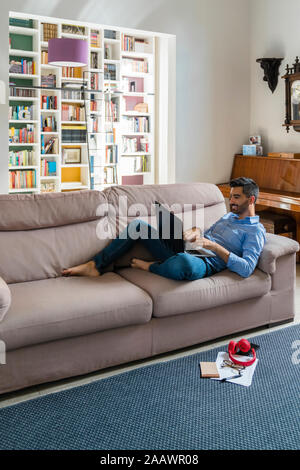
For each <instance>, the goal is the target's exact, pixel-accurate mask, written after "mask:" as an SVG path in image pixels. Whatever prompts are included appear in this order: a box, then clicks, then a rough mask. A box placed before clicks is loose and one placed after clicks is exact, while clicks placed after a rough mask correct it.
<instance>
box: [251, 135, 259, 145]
mask: <svg viewBox="0 0 300 470" xmlns="http://www.w3.org/2000/svg"><path fill="white" fill-rule="evenodd" d="M249 142H250V144H251V145H261V136H260V135H251V136H250V137H249Z"/></svg>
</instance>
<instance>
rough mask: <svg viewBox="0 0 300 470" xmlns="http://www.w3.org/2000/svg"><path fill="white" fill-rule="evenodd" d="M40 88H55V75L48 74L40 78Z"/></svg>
mask: <svg viewBox="0 0 300 470" xmlns="http://www.w3.org/2000/svg"><path fill="white" fill-rule="evenodd" d="M41 86H42V87H45V88H55V87H56V75H54V74H53V73H49V74H48V75H42V76H41Z"/></svg>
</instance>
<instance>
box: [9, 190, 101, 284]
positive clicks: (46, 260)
mask: <svg viewBox="0 0 300 470" xmlns="http://www.w3.org/2000/svg"><path fill="white" fill-rule="evenodd" d="M16 196H18V197H16ZM105 206H106V199H105V197H104V196H103V194H102V193H100V192H98V191H83V192H82V193H81V192H72V193H69V194H64V193H53V194H48V195H45V194H39V195H26V197H24V196H23V195H22V197H20V196H19V195H9V196H4V195H3V196H0V210H1V221H0V276H1V277H3V279H4V280H5V281H6V282H7V283H16V282H25V281H35V280H39V279H47V278H53V277H57V276H60V275H61V270H62V269H64V268H68V267H70V266H74V265H77V264H81V263H84V262H86V261H88V260H89V259H91V258H92V257H93V256H94V255H95V254H96V253H97V252H98V251H100V250H102V249H103V248H104V247H105V246H106V245H107V244H108V243H109V241H110V240H109V238H108V235H107V230H106V229H107V226H108V225H107V217H106V215H105ZM2 215H3V216H2Z"/></svg>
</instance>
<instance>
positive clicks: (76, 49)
mask: <svg viewBox="0 0 300 470" xmlns="http://www.w3.org/2000/svg"><path fill="white" fill-rule="evenodd" d="M87 63H88V42H87V41H84V40H82V39H71V38H55V39H49V42H48V64H50V65H55V66H57V67H83V66H85V65H87Z"/></svg>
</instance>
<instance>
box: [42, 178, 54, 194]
mask: <svg viewBox="0 0 300 470" xmlns="http://www.w3.org/2000/svg"><path fill="white" fill-rule="evenodd" d="M55 190H56V187H55V182H53V181H47V182H46V181H42V182H41V193H54V192H55Z"/></svg>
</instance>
